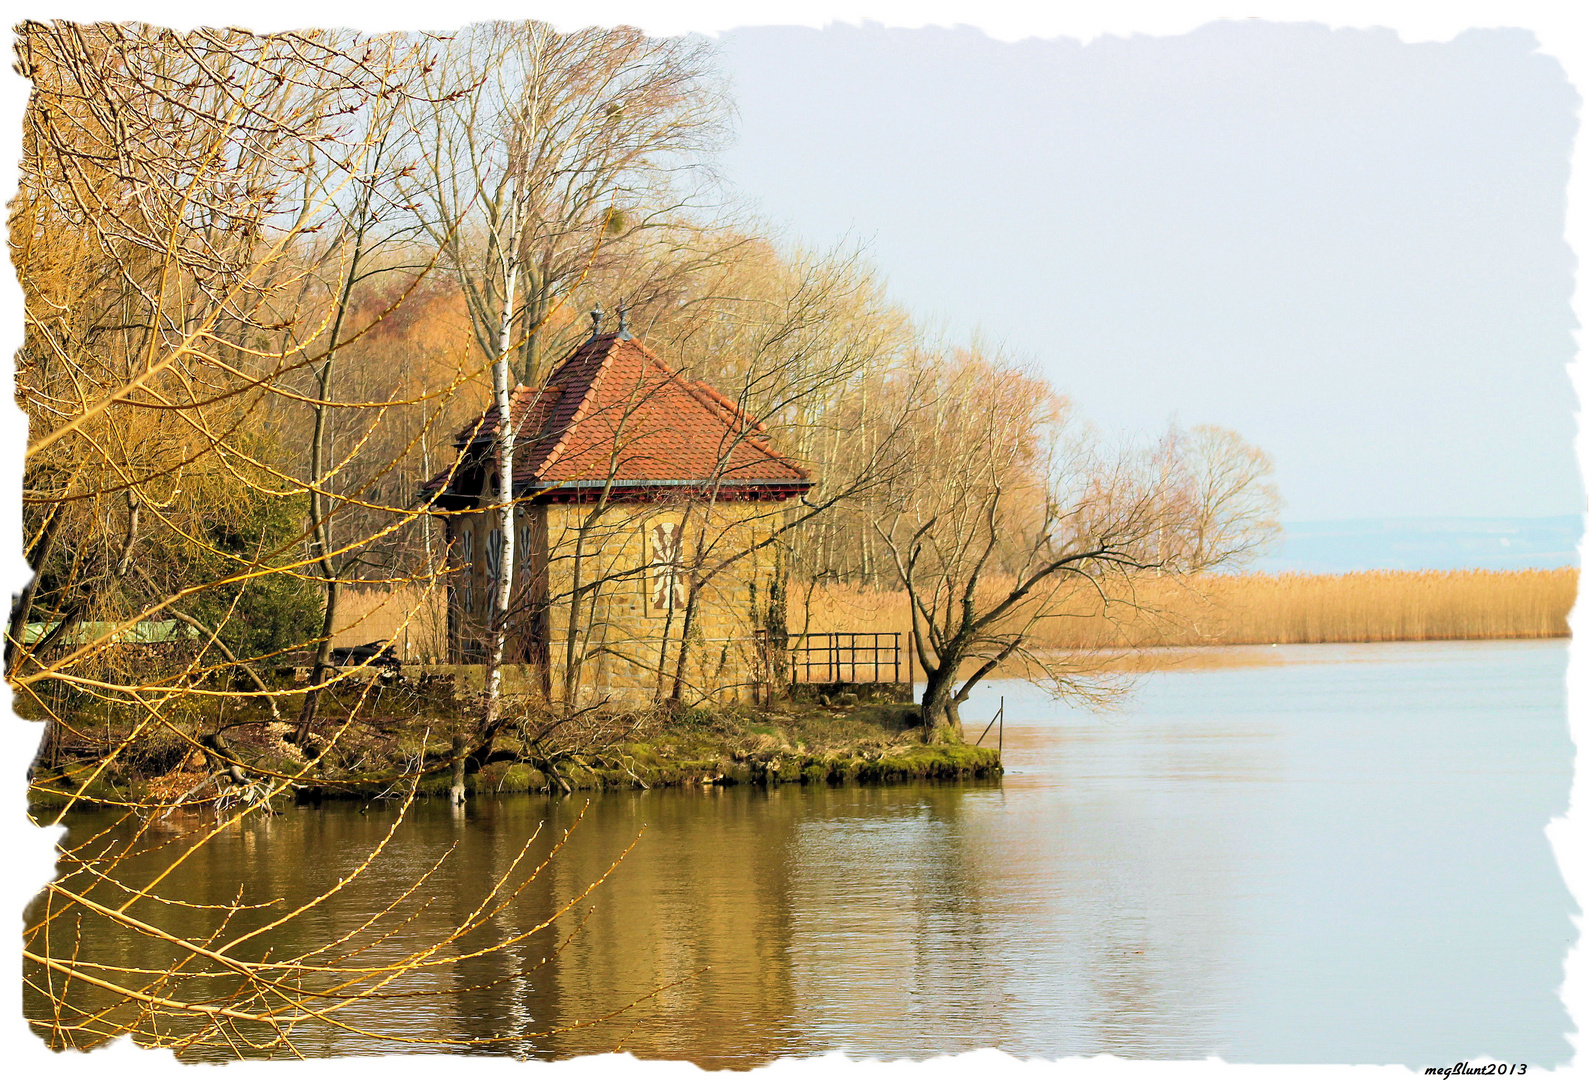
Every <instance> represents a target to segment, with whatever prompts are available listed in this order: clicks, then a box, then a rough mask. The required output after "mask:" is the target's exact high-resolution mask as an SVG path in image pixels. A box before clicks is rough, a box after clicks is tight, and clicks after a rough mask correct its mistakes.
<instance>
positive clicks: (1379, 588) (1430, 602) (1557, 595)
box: [790, 567, 1580, 649]
mask: <svg viewBox="0 0 1591 1080" xmlns="http://www.w3.org/2000/svg"><path fill="white" fill-rule="evenodd" d="M1579 577H1580V574H1579V571H1578V570H1577V569H1574V568H1572V567H1563V568H1561V569H1557V570H1509V571H1501V570H1450V571H1407V570H1373V571H1364V572H1360V573H1352V574H1234V575H1226V574H1210V575H1203V576H1200V577H1196V578H1194V579H1192V580H1191V581H1190V580H1186V579H1183V580H1175V579H1170V578H1166V579H1155V578H1146V579H1143V580H1141V581H1140V582H1138V585H1137V588H1136V591H1135V594H1134V596H1133V602H1134V604H1135V605H1136V607H1135V606H1133V605H1129V604H1127V603H1110V604H1100V603H1098V602H1097V601H1096V602H1093V603H1087V602H1077V603H1074V604H1073V605H1072V607H1071V609H1070V610H1069V611H1067V612H1065V613H1063V614H1061V615H1058V616H1056V617H1054V618H1049V619H1045V620H1044V621H1043V623H1042V625H1041V627H1039V628H1038V629H1036V630H1035V632H1034V633H1033V635H1032V641H1033V644H1032V648H1034V649H1044V648H1051V649H1095V648H1103V649H1112V648H1121V647H1128V646H1154V645H1176V646H1185V645H1269V644H1273V643H1274V644H1300V643H1316V642H1351V641H1457V640H1470V639H1484V638H1548V637H1567V636H1569V611H1570V609H1571V608H1573V607H1574V599H1575V593H1576V591H1577V589H1578V586H1579ZM792 608H793V609H794V610H792V611H791V619H790V624H791V625H790V629H791V631H792V632H793V633H799V632H801V631H802V629H803V628H804V627H805V628H807V629H809V630H810V631H811V632H813V633H821V632H825V631H831V630H863V629H865V630H874V629H878V630H898V631H902V632H904V631H906V630H909V629H910V619H909V617H908V614H907V607H906V598H905V595H904V594H903V593H898V592H886V591H878V592H873V591H868V590H859V589H854V588H849V587H845V586H829V587H819V588H816V589H814V590H813V592H812V596H811V601H810V605H809V606H802V605H800V604H799V602H797V603H793V604H792ZM808 612H810V623H809V624H807V623H806V618H807V614H808Z"/></svg>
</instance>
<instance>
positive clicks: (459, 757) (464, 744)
mask: <svg viewBox="0 0 1591 1080" xmlns="http://www.w3.org/2000/svg"><path fill="white" fill-rule="evenodd" d="M468 747H469V740H467V739H466V738H464V733H463V732H462V731H456V732H454V733H453V783H452V784H451V785H450V786H449V787H448V789H447V797H448V801H449V802H451V803H452V804H453V805H454V806H459V805H461V804H462V803H463V802H464V763H465V761H467V760H468V757H469V755H468Z"/></svg>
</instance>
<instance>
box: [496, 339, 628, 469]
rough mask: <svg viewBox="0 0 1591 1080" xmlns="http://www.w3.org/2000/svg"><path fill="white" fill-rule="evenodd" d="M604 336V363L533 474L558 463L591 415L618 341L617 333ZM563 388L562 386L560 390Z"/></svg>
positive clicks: (558, 367) (599, 366) (564, 364)
mask: <svg viewBox="0 0 1591 1080" xmlns="http://www.w3.org/2000/svg"><path fill="white" fill-rule="evenodd" d="M604 336H606V337H607V338H608V341H607V349H606V351H605V352H604V353H603V354H602V363H601V364H599V365H597V370H596V371H595V372H594V373H593V374H592V376H591V378H590V379H589V380H587V382H586V392H585V394H584V395H583V396H582V397H581V399H580V404H579V405H577V406H575V411H574V414H573V415H572V416H570V417H569V422H568V423H566V424H565V425H564V427H563V430H562V431H560V432H559V433H558V441H557V442H555V443H553V444H552V447H551V448H550V449H549V450H548V451H547V453H546V454H545V455H543V457H542V459H541V464H540V465H538V466H537V467H536V469H535V471H534V472H533V473H532V474H531V475H532V476H536V477H540V476H541V475H542V474H543V473H545V472H546V471H547V470H548V469H550V468H552V466H553V465H555V464H557V462H558V459H559V458H561V457H562V456H563V453H564V451H565V450H566V449H567V447H568V442H569V436H570V435H571V434H572V433H573V432H574V430H575V428H577V427H579V426H580V421H582V420H584V419H585V418H586V417H587V416H588V415H590V410H589V408H588V406H589V405H590V404H591V401H592V399H593V398H594V397H595V396H596V392H597V387H598V386H599V385H600V384H601V382H602V380H603V379H604V378H606V377H607V374H608V370H609V369H610V368H611V367H612V366H613V352H614V349H613V346H614V345H615V344H616V343H617V341H618V337H617V335H604ZM594 340H600V339H594ZM580 351H581V350H580V349H576V350H575V352H572V353H570V354H569V355H568V356H566V357H565V358H564V361H563V363H561V364H559V365H558V366H557V367H555V368H553V370H552V372H551V373H549V374H548V376H547V379H548V382H549V383H550V382H551V381H552V376H553V375H555V374H557V373H558V372H559V371H561V370H562V369H563V368H565V367H567V366H568V364H569V362H570V361H572V360H573V359H574V358H575V355H576V353H578V352H580ZM561 390H562V388H561V387H560V392H561ZM516 471H517V470H516Z"/></svg>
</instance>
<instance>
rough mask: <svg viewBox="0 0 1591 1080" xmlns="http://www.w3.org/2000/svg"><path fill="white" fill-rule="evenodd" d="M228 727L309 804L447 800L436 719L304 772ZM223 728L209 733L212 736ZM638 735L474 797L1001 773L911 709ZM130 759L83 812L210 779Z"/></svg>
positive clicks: (263, 737) (41, 790)
mask: <svg viewBox="0 0 1591 1080" xmlns="http://www.w3.org/2000/svg"><path fill="white" fill-rule="evenodd" d="M284 712H285V710H284ZM344 715H346V714H344ZM323 716H324V721H323V723H322V724H321V725H319V726H320V727H321V730H323V731H330V730H333V729H335V728H336V727H337V726H338V724H339V721H338V720H337V719H336V716H335V714H329V713H328V714H323ZM228 720H229V723H228V724H227V726H226V739H227V741H228V748H229V753H231V754H232V755H235V757H236V759H237V760H239V761H241V762H243V763H244V764H245V766H246V767H247V768H248V769H249V770H250V771H251V772H252V773H253V774H254V778H255V779H261V780H270V779H273V778H280V777H284V776H286V777H291V776H302V780H301V781H300V782H299V783H298V784H297V785H296V787H297V789H298V796H297V797H298V798H300V799H309V800H319V799H324V798H354V799H373V798H380V797H391V796H393V795H401V794H402V793H404V792H406V791H407V790H408V787H409V785H410V783H412V782H413V781H412V777H413V775H414V772H415V770H416V767H417V766H421V763H423V772H422V776H421V778H420V780H419V783H418V786H417V792H418V794H420V795H422V796H437V797H441V796H445V795H446V793H447V789H448V786H449V775H448V769H447V767H446V762H447V759H448V757H449V754H450V739H451V735H450V734H449V731H450V728H451V726H452V725H451V724H450V723H449V722H447V721H446V719H445V718H440V717H438V716H437V715H436V712H435V710H434V709H430V708H427V709H423V710H417V715H411V716H407V717H402V716H395V715H393V714H392V713H390V712H385V711H384V714H377V715H374V716H371V717H370V718H369V719H365V720H356V721H354V722H353V723H351V724H349V725H348V726H347V727H346V729H345V730H343V731H342V732H341V733H340V734H339V735H338V737H337V739H336V742H335V745H334V746H332V747H331V748H330V749H329V750H326V751H325V752H324V754H323V755H322V756H321V757H320V758H319V759H318V760H316V761H315V762H314V763H313V766H312V767H311V768H310V769H309V771H308V772H307V773H306V772H305V758H304V755H303V753H302V752H301V751H300V749H299V748H298V747H296V746H294V745H292V743H291V742H290V741H288V740H286V739H284V736H285V735H286V734H287V733H288V732H289V731H290V728H289V726H288V725H287V724H285V723H282V722H280V721H276V720H274V719H273V718H271V717H269V716H268V714H267V715H262V716H260V717H258V718H251V717H249V716H248V715H247V714H246V713H244V712H243V710H242V709H239V710H237V712H236V713H235V714H234V715H233V716H229V717H228ZM213 729H214V725H213V724H212V725H210V726H209V730H213ZM205 730H206V728H205V727H204V726H201V725H199V724H195V725H193V728H192V730H191V733H190V734H191V735H192V736H193V737H198V736H199V735H200V733H201V732H204V731H205ZM109 734H110V732H109V731H107V735H109ZM632 735H633V740H634V741H630V742H625V743H622V744H619V745H609V746H604V747H603V748H601V749H600V750H599V751H596V752H592V753H588V754H576V755H574V756H571V757H566V758H563V759H562V760H559V761H558V762H557V764H556V765H547V764H546V762H542V764H543V765H544V766H545V767H546V768H547V769H548V770H549V771H543V769H541V768H537V767H536V766H535V765H534V764H533V763H532V762H531V761H527V760H506V761H497V762H493V763H491V764H488V765H486V766H484V767H483V768H482V769H481V770H480V771H479V772H475V773H471V774H470V775H469V776H468V777H467V778H466V781H465V786H466V788H467V789H469V790H470V791H471V792H473V793H474V794H475V795H477V796H486V795H491V794H509V793H517V792H526V791H550V790H558V791H562V790H566V789H567V790H616V789H631V788H647V789H650V788H664V787H679V786H694V785H706V784H720V785H732V784H760V785H771V784H789V783H802V784H849V783H859V784H886V783H897V782H904V781H911V780H953V779H955V780H959V779H972V778H983V777H995V776H999V775H1000V774H1001V772H1002V767H1001V763H1000V756H999V754H998V753H997V752H996V751H995V750H994V749H992V748H987V747H974V746H967V745H964V744H960V743H932V744H930V743H926V742H925V741H924V738H923V729H922V727H921V721H920V714H919V711H918V709H917V707H916V706H915V705H907V704H884V703H877V704H862V705H853V706H825V705H817V704H806V703H794V702H776V703H775V704H774V705H773V706H772V707H768V708H760V709H753V708H751V707H749V706H728V707H722V708H697V709H690V710H687V711H685V712H683V713H680V714H677V715H669V714H666V713H658V714H656V715H655V716H653V717H651V718H650V719H648V720H647V721H646V722H645V723H642V724H639V725H637V727H636V729H635V731H634V732H633V733H632ZM497 747H498V749H499V750H506V751H509V752H510V753H511V754H513V755H514V757H516V758H518V757H519V756H520V755H521V753H522V751H523V748H522V747H521V746H520V745H519V743H518V742H516V741H515V740H514V739H513V738H504V739H501V740H499V742H498V744H497ZM131 749H135V751H136V752H133V753H125V752H124V753H123V754H121V755H118V757H117V758H116V759H115V760H114V761H112V762H111V763H110V764H109V765H107V766H105V767H104V768H101V769H99V771H98V775H97V776H96V777H95V779H94V780H93V781H92V782H91V783H90V784H89V785H88V787H87V788H86V789H85V790H84V792H83V800H84V801H86V802H98V803H108V804H117V803H126V802H130V801H143V800H146V799H151V798H163V799H171V798H175V797H177V796H178V795H180V794H182V793H184V792H186V791H188V790H189V789H190V788H192V787H193V786H194V785H195V784H198V783H199V782H200V781H202V780H203V779H204V777H205V776H206V775H207V772H208V769H209V766H208V765H207V763H206V759H205V755H204V754H203V753H201V752H199V751H197V750H194V749H193V748H192V743H189V742H186V741H185V740H184V739H182V738H179V737H176V736H169V735H163V736H162V737H161V738H160V739H159V740H158V741H153V742H151V744H150V745H149V746H148V747H137V748H131ZM525 756H526V757H530V756H531V755H525ZM98 764H99V763H98V762H96V761H95V760H94V758H93V756H92V755H88V756H85V755H83V754H82V753H79V754H77V755H76V756H75V758H74V760H72V761H71V762H69V763H68V767H67V768H66V769H65V770H64V772H65V774H66V775H59V774H57V775H50V774H44V775H39V776H37V777H36V780H37V781H38V784H37V785H36V786H35V788H34V797H33V800H32V801H33V805H34V809H35V812H39V811H42V810H45V809H48V808H51V807H52V806H57V805H60V804H62V803H64V802H65V799H66V795H65V792H66V791H68V790H73V789H75V788H76V787H77V786H78V784H80V783H81V782H82V780H83V779H84V778H86V777H87V776H88V775H89V774H90V773H92V772H93V771H94V769H95V768H96V767H97V765H98ZM211 793H213V792H211Z"/></svg>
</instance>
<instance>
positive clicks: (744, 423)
mask: <svg viewBox="0 0 1591 1080" xmlns="http://www.w3.org/2000/svg"><path fill="white" fill-rule="evenodd" d="M679 380H680V382H681V384H683V385H684V387H685V389H686V390H688V391H690V393H691V395H692V396H693V397H695V398H696V400H697V401H701V400H702V394H701V393H700V392H699V391H706V393H707V395H708V398H707V401H706V402H705V404H707V405H708V406H709V407H712V408H718V409H722V410H723V411H725V412H727V413H729V417H730V419H731V420H732V421H733V422H734V423H736V424H738V425H739V426H740V432H739V434H740V435H741V442H742V443H743V444H744V445H746V446H750V447H751V448H752V449H754V450H759V451H761V452H762V453H763V454H764V455H765V456H766V457H767V458H768V459H769V460H770V461H775V462H778V463H779V464H780V465H788V466H789V467H790V468H792V469H794V470H795V471H796V472H798V473H800V474H801V475H802V476H803V477H805V478H810V477H811V475H812V474H811V473H809V472H807V470H806V469H805V468H804V467H803V466H802V465H800V464H799V463H797V462H796V461H795V459H793V458H791V457H789V456H788V455H785V454H781V453H780V452H779V451H777V450H775V449H774V448H773V447H772V446H770V445H769V444H768V443H767V441H766V440H764V439H760V438H758V437H757V436H756V435H752V434H747V432H748V431H759V432H766V431H767V430H768V427H767V425H766V424H764V423H762V422H761V421H759V420H753V419H752V418H751V417H750V416H748V415H747V414H746V411H745V410H744V409H742V408H741V407H740V406H739V405H736V404H735V403H734V402H733V401H731V400H730V399H729V398H728V397H727V396H726V395H725V394H724V393H723V392H722V391H720V390H719V389H718V388H717V387H715V386H713V385H712V384H711V383H707V382H703V381H702V380H700V379H687V378H685V377H684V376H683V375H681V376H679Z"/></svg>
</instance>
